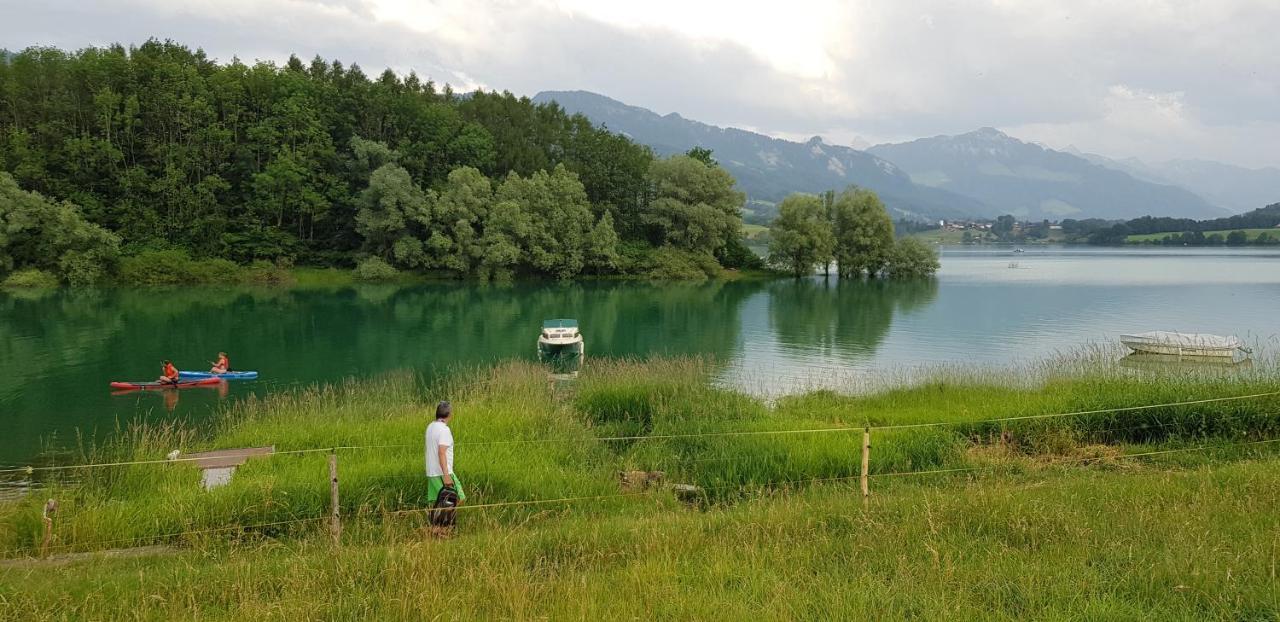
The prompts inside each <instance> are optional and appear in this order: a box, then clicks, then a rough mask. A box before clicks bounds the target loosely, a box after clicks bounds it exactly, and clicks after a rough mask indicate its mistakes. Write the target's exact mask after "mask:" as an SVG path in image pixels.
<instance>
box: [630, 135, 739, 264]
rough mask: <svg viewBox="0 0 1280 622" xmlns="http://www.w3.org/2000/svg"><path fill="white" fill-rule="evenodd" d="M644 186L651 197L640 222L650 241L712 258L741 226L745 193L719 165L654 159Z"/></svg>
mask: <svg viewBox="0 0 1280 622" xmlns="http://www.w3.org/2000/svg"><path fill="white" fill-rule="evenodd" d="M649 183H650V185H651V193H652V194H651V197H652V198H651V200H650V201H649V205H648V207H647V208H646V210H645V212H644V217H643V219H642V222H643V223H644V224H645V225H646V226H648V227H649V228H650V236H651V238H650V239H651V240H652V241H653V242H654V243H657V244H670V245H672V246H674V247H676V248H679V249H682V250H687V251H694V252H699V253H707V254H713V253H715V251H716V250H718V249H720V248H721V247H723V246H725V244H727V243H728V241H729V240H730V239H731V238H733V237H735V236H737V235H738V232H739V230H740V229H741V228H742V204H743V201H745V200H746V195H744V194H743V193H741V192H739V191H737V190H736V189H735V188H734V179H733V176H732V175H730V174H729V172H728V171H726V170H724V169H723V168H721V167H719V166H715V165H709V164H707V163H706V162H703V161H701V160H698V159H695V158H692V157H689V156H687V155H677V156H672V157H670V158H666V159H663V160H654V161H653V164H651V165H650V166H649Z"/></svg>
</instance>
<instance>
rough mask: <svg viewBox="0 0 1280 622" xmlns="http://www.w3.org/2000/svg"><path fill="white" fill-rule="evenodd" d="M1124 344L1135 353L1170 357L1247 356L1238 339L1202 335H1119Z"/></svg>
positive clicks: (1150, 333) (1170, 332) (1162, 333)
mask: <svg viewBox="0 0 1280 622" xmlns="http://www.w3.org/2000/svg"><path fill="white" fill-rule="evenodd" d="M1120 343H1123V344H1124V345H1125V346H1127V347H1128V348H1129V349H1130V350H1133V351H1134V352H1141V353H1145V354H1166V355H1173V356H1206V357H1219V358H1231V357H1234V356H1235V355H1236V352H1245V353H1248V352H1249V351H1250V350H1249V349H1248V348H1246V347H1244V342H1243V341H1241V340H1240V338H1239V337H1235V336H1231V337H1223V336H1221V335H1206V334H1203V333H1179V332H1175V331H1165V330H1155V331H1150V332H1146V333H1137V334H1133V335H1121V336H1120Z"/></svg>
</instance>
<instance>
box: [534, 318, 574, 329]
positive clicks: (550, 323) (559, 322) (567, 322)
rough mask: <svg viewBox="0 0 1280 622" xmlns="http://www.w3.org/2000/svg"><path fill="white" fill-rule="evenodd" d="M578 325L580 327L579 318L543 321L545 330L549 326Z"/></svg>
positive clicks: (564, 326)
mask: <svg viewBox="0 0 1280 622" xmlns="http://www.w3.org/2000/svg"><path fill="white" fill-rule="evenodd" d="M577 327H578V320H544V321H543V322H542V329H543V330H547V329H549V328H577Z"/></svg>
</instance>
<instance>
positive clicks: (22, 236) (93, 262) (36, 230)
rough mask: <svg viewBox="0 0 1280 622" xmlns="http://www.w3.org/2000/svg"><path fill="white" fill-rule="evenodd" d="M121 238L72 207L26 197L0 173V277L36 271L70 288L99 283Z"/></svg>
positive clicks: (35, 196) (37, 196) (32, 194)
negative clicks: (20, 270) (45, 273)
mask: <svg viewBox="0 0 1280 622" xmlns="http://www.w3.org/2000/svg"><path fill="white" fill-rule="evenodd" d="M119 247H120V238H118V237H117V236H116V235H115V234H113V233H111V232H110V231H107V230H105V229H103V228H102V227H99V226H97V225H94V224H92V223H90V222H88V221H86V220H85V219H84V216H83V215H81V213H80V209H79V208H78V207H77V206H75V205H73V204H71V203H68V202H65V201H64V202H54V201H50V200H49V199H46V198H45V197H43V196H41V195H40V194H38V193H35V192H26V191H24V190H22V189H21V188H19V187H18V182H17V181H15V180H14V179H13V176H11V175H9V174H8V173H0V275H3V274H5V273H7V272H10V271H12V270H16V269H23V268H35V269H38V270H44V271H47V272H51V273H53V274H55V275H57V276H58V277H59V278H60V279H61V280H62V281H64V282H66V283H69V284H71V285H90V284H93V283H95V282H97V281H98V280H99V279H101V278H102V276H103V275H104V274H105V273H106V272H107V271H109V270H110V269H111V268H112V267H113V266H114V264H115V262H116V259H117V257H118V255H119Z"/></svg>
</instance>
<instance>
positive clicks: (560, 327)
mask: <svg viewBox="0 0 1280 622" xmlns="http://www.w3.org/2000/svg"><path fill="white" fill-rule="evenodd" d="M585 351H586V346H585V344H584V343H583V341H582V333H580V332H578V320H547V321H545V322H543V323H542V334H540V335H539V336H538V358H539V359H540V360H543V361H568V360H572V359H581V358H582V356H583V354H584V353H585Z"/></svg>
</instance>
